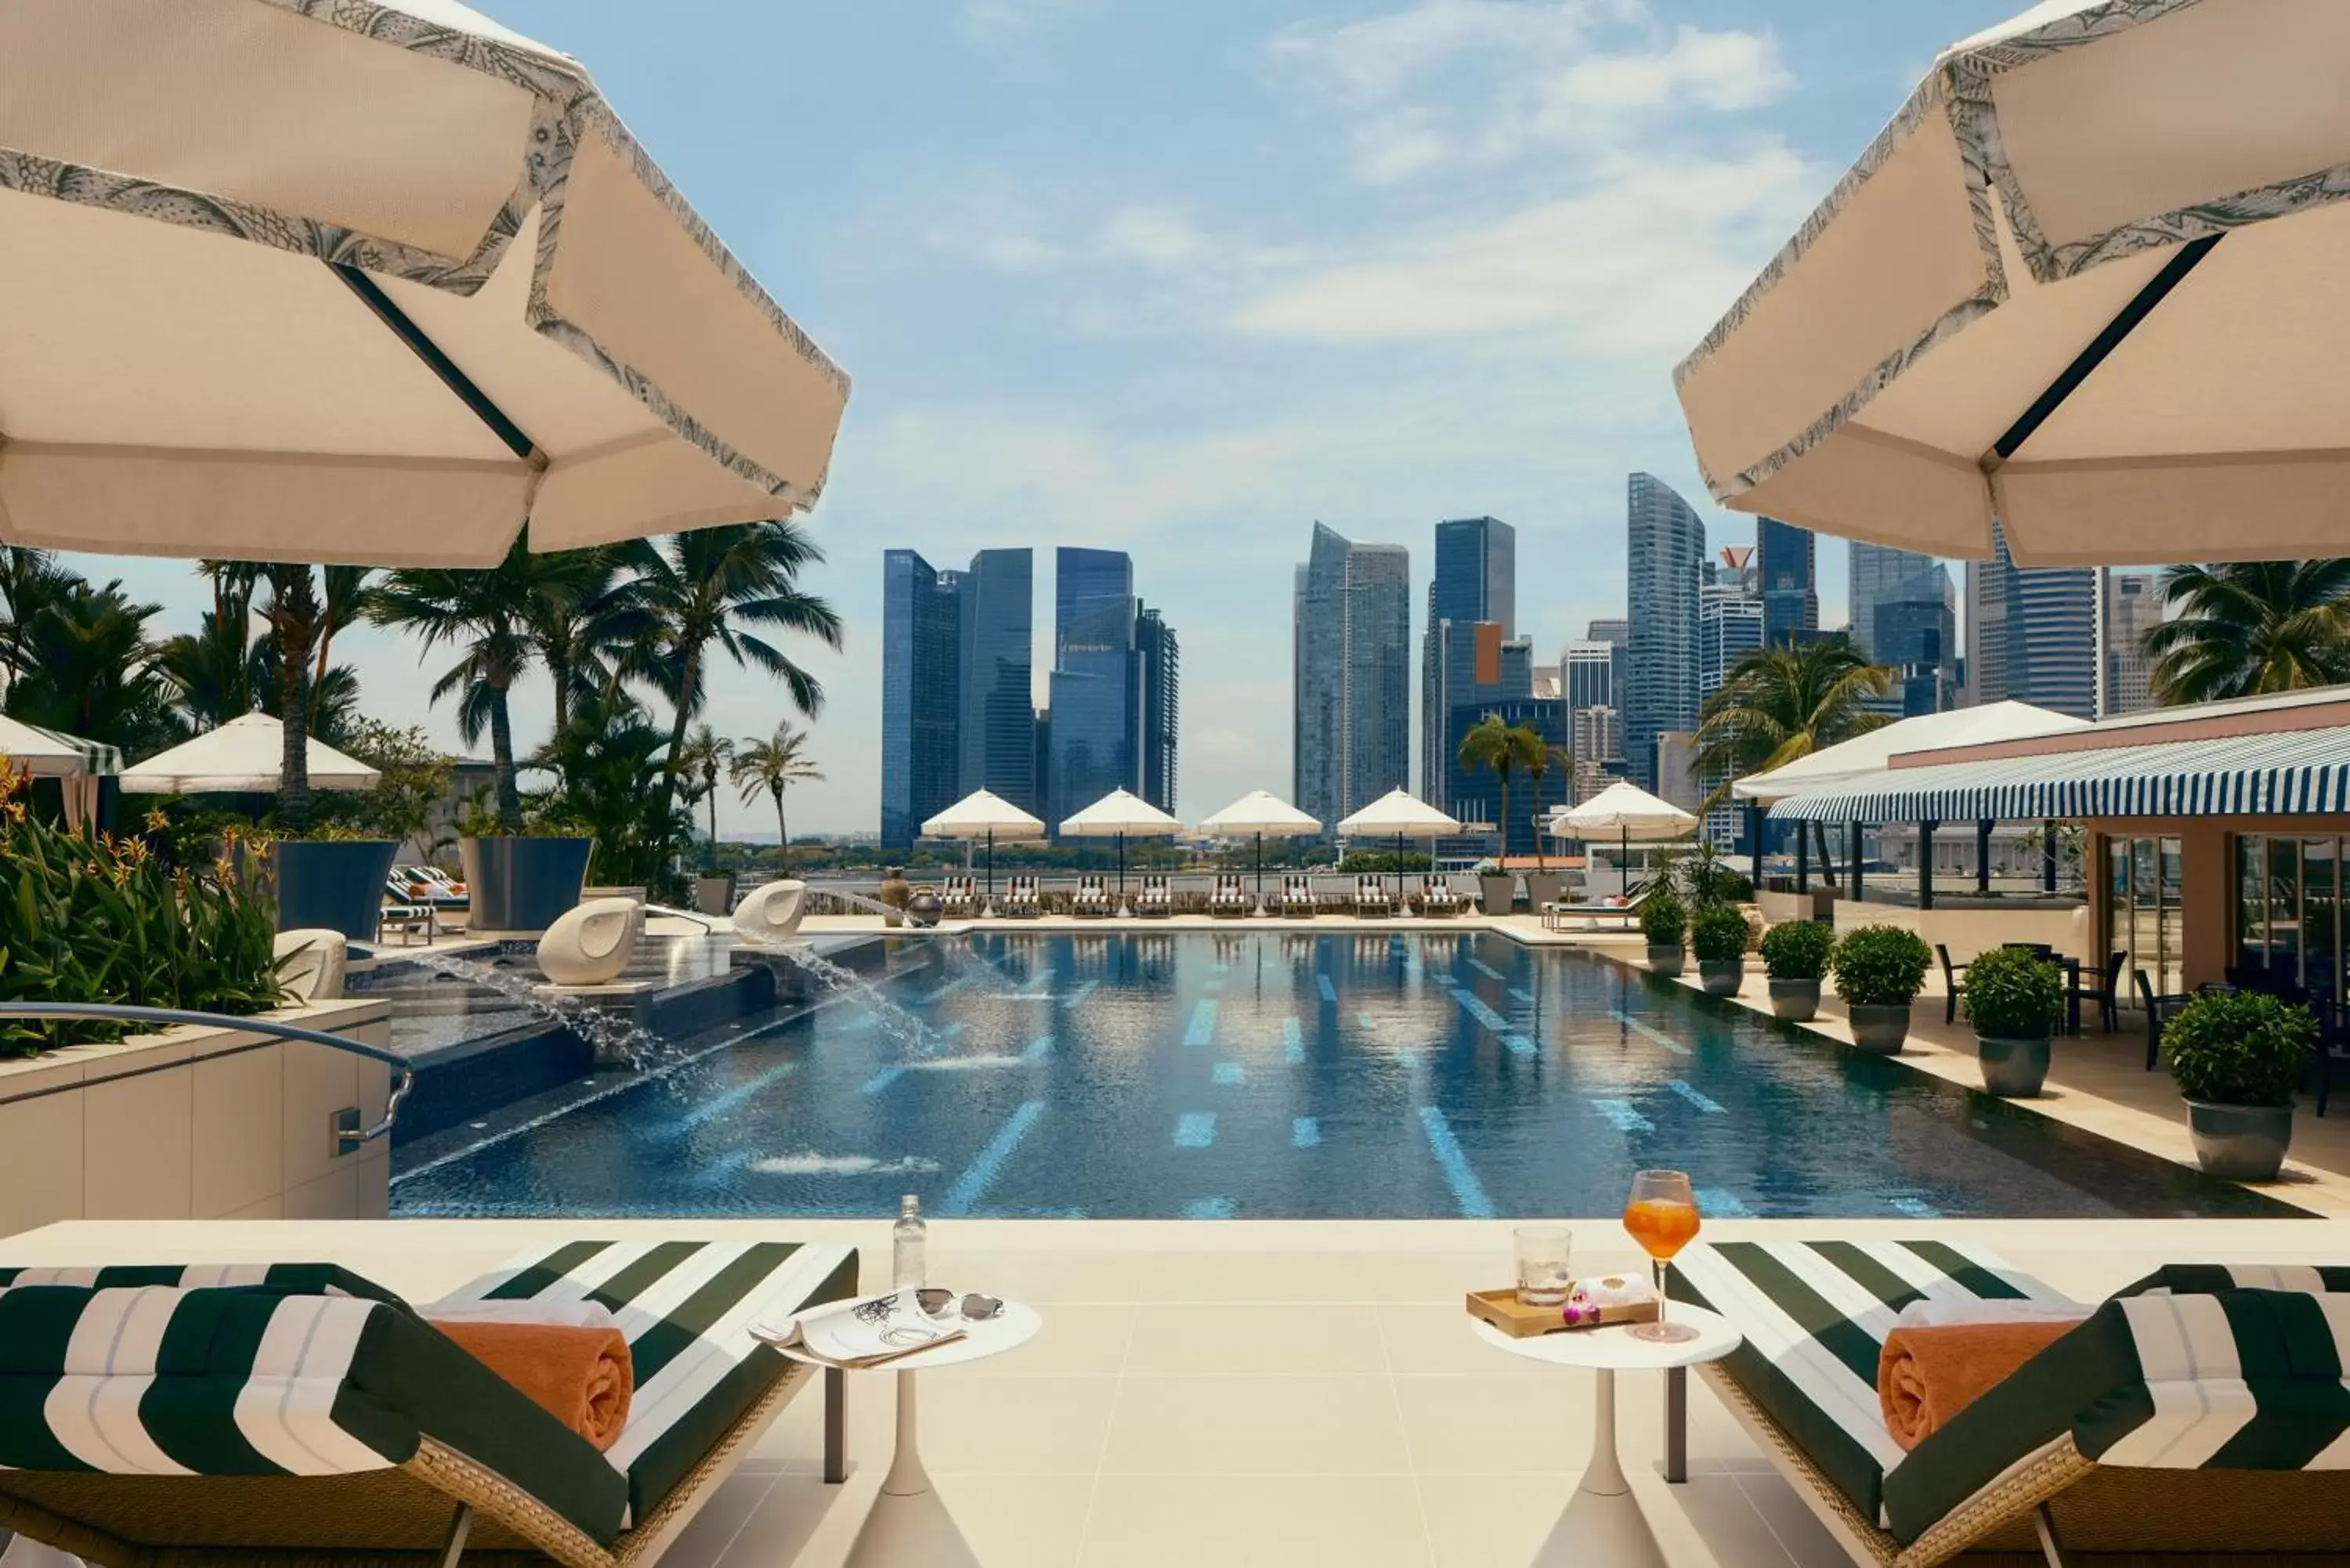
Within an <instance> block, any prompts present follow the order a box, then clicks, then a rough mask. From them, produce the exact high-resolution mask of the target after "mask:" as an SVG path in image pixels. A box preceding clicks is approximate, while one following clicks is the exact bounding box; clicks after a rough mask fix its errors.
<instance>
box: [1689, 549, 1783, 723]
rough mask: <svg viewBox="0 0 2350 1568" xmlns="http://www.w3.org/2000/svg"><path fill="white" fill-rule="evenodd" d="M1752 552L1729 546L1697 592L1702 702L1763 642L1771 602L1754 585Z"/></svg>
mask: <svg viewBox="0 0 2350 1568" xmlns="http://www.w3.org/2000/svg"><path fill="white" fill-rule="evenodd" d="M1752 555H1753V552H1752V551H1751V550H1747V549H1744V548H1742V547H1740V546H1736V545H1733V546H1731V548H1729V549H1726V550H1724V551H1722V553H1721V565H1720V566H1715V567H1713V568H1712V570H1711V572H1710V573H1708V575H1707V580H1706V581H1705V582H1703V583H1700V585H1699V586H1698V591H1697V695H1698V701H1699V703H1700V706H1701V705H1702V704H1703V703H1704V701H1705V700H1706V699H1707V698H1709V697H1711V696H1712V695H1713V694H1714V693H1715V692H1717V691H1721V687H1722V683H1723V682H1724V681H1726V680H1729V679H1730V672H1731V670H1735V669H1737V668H1738V661H1739V660H1740V659H1743V658H1745V657H1746V656H1747V655H1748V654H1750V653H1752V652H1753V651H1754V650H1755V649H1758V648H1761V647H1762V646H1763V642H1764V640H1765V638H1766V637H1767V635H1768V630H1767V628H1768V626H1769V618H1770V612H1769V606H1768V604H1767V603H1766V601H1765V599H1764V597H1763V595H1762V594H1761V593H1760V592H1758V591H1757V590H1756V587H1755V575H1754V568H1753V566H1752V565H1751V564H1750V562H1751V560H1752Z"/></svg>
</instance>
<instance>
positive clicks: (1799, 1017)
mask: <svg viewBox="0 0 2350 1568" xmlns="http://www.w3.org/2000/svg"><path fill="white" fill-rule="evenodd" d="M1833 950H1835V932H1834V931H1832V930H1830V929H1828V928H1827V927H1825V926H1824V925H1822V924H1821V923H1820V922H1819V921H1817V920H1782V921H1780V922H1779V923H1778V924H1777V925H1775V926H1773V927H1772V928H1771V929H1769V930H1767V931H1765V932H1763V968H1764V969H1765V970H1766V971H1769V973H1770V976H1771V1014H1772V1016H1773V1017H1774V1018H1780V1019H1783V1020H1785V1021H1786V1022H1787V1023H1810V1022H1811V1021H1812V1019H1813V1018H1814V1017H1815V1016H1817V1014H1818V1012H1819V1011H1820V977H1821V976H1823V975H1825V974H1826V973H1827V971H1828V954H1829V953H1830V952H1831V951H1833Z"/></svg>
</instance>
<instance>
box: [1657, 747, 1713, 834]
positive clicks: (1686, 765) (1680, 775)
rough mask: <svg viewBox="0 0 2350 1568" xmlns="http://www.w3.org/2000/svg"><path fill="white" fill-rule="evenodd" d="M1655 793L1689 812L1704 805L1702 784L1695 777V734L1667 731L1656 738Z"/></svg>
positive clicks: (1667, 802)
mask: <svg viewBox="0 0 2350 1568" xmlns="http://www.w3.org/2000/svg"><path fill="white" fill-rule="evenodd" d="M1654 793H1655V794H1657V796H1658V797H1659V799H1661V800H1663V801H1664V802H1665V803H1666V804H1667V805H1677V806H1679V807H1680V808H1681V809H1682V810H1683V811H1686V812H1688V813H1690V815H1696V814H1697V808H1698V807H1699V806H1700V805H1704V804H1705V794H1706V792H1705V786H1704V785H1703V784H1701V783H1700V781H1699V779H1698V776H1697V737H1696V736H1695V735H1694V734H1692V733H1690V732H1689V731H1687V730H1667V731H1665V732H1662V733H1660V734H1659V735H1658V737H1657V787H1656V790H1655V792H1654Z"/></svg>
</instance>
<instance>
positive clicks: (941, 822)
mask: <svg viewBox="0 0 2350 1568" xmlns="http://www.w3.org/2000/svg"><path fill="white" fill-rule="evenodd" d="M922 836H923V837H925V838H952V839H956V840H958V841H960V842H962V843H964V844H976V843H978V842H979V841H980V840H982V839H985V840H986V842H987V900H986V902H985V903H984V904H983V905H982V906H981V908H980V914H981V915H982V916H984V917H988V918H993V915H994V914H995V841H996V840H997V839H998V838H1002V839H1003V840H1004V841H1005V842H1006V843H1012V842H1016V841H1018V840H1022V839H1032V838H1042V837H1044V836H1045V825H1044V824H1043V823H1041V822H1039V821H1037V820H1036V819H1035V817H1033V816H1031V815H1028V814H1027V813H1026V812H1024V811H1023V810H1021V809H1020V808H1019V807H1018V806H1016V805H1013V804H1012V803H1011V802H1010V801H1008V800H1005V799H1004V798H1003V796H1002V795H999V794H991V793H989V792H988V791H986V790H983V789H975V790H973V791H972V792H971V793H970V794H967V795H965V796H963V797H962V799H961V800H959V801H957V802H955V803H954V804H953V805H951V806H949V807H947V808H946V810H944V811H942V812H941V813H939V814H938V815H936V816H934V817H932V818H931V819H930V820H929V821H928V822H926V823H924V824H922Z"/></svg>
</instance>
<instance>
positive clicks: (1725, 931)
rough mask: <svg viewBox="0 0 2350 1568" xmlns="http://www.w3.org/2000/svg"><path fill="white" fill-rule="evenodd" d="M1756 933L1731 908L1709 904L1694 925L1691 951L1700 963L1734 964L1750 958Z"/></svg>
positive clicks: (1696, 917) (1695, 918)
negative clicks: (1748, 951) (1748, 946)
mask: <svg viewBox="0 0 2350 1568" xmlns="http://www.w3.org/2000/svg"><path fill="white" fill-rule="evenodd" d="M1753 936H1754V933H1753V931H1752V929H1750V928H1749V927H1748V926H1747V924H1746V917H1745V915H1744V914H1743V913H1742V912H1741V911H1740V910H1739V909H1736V908H1735V907H1733V906H1731V905H1729V904H1709V905H1707V906H1706V907H1705V908H1704V909H1700V910H1699V911H1698V912H1697V914H1696V916H1695V917H1694V918H1692V919H1690V949H1691V950H1693V951H1694V952H1695V953H1696V954H1697V961H1698V962H1700V963H1730V962H1732V961H1736V960H1738V959H1742V958H1744V957H1745V956H1746V947H1747V944H1748V943H1749V942H1750V941H1752V940H1753Z"/></svg>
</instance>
